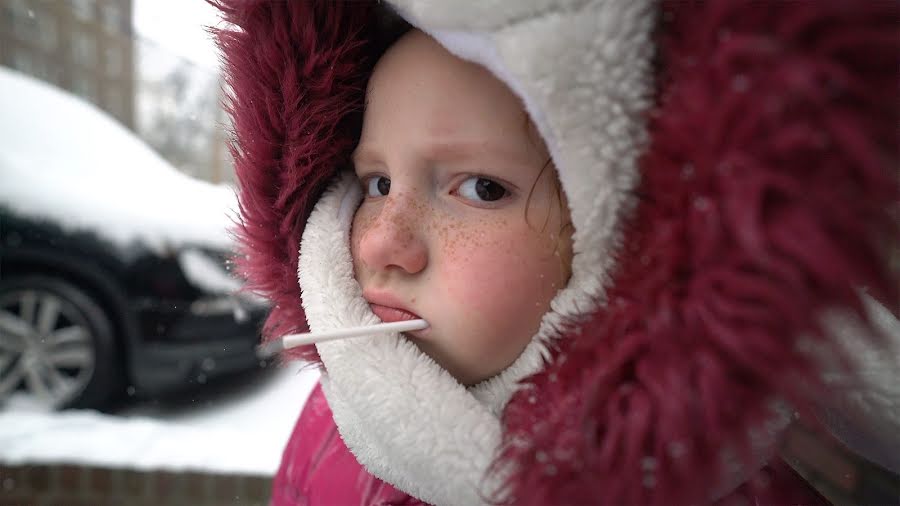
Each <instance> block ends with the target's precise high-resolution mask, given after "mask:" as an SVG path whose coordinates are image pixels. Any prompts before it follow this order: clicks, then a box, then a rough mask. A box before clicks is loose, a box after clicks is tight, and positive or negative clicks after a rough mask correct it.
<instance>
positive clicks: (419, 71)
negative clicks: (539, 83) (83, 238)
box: [363, 31, 535, 147]
mask: <svg viewBox="0 0 900 506" xmlns="http://www.w3.org/2000/svg"><path fill="white" fill-rule="evenodd" d="M529 125H530V122H529V121H528V116H527V114H526V112H525V110H524V107H523V106H522V103H521V101H520V100H519V98H518V97H516V96H515V95H514V94H513V93H512V91H510V89H509V88H508V87H507V86H506V85H505V84H504V83H502V82H501V81H500V80H498V79H497V78H496V77H494V76H493V74H491V73H490V72H489V71H488V70H486V69H484V68H483V67H481V66H479V65H477V64H474V63H471V62H467V61H465V60H462V59H460V58H458V57H456V56H454V55H452V54H451V53H450V52H448V51H447V50H446V49H444V48H443V47H442V46H441V45H440V44H439V43H437V42H436V41H434V40H433V39H432V38H430V37H429V36H427V35H425V34H423V33H422V32H419V31H412V32H410V33H409V34H407V35H405V36H404V37H402V38H401V39H400V40H399V41H398V42H397V43H396V44H394V46H392V47H391V48H390V49H389V50H388V51H387V52H386V53H385V55H384V56H383V57H382V58H381V59H380V60H379V62H378V64H377V65H376V67H375V70H374V71H373V74H372V77H371V79H370V81H369V87H368V90H367V99H366V110H365V116H364V127H363V140H364V141H367V142H387V141H389V140H390V138H391V137H392V136H393V135H394V134H397V135H399V134H401V133H402V134H403V135H404V138H406V140H408V136H409V135H410V134H415V135H420V136H427V137H430V138H431V139H434V140H436V141H442V142H443V143H444V144H447V143H450V142H452V141H453V140H454V139H459V140H460V141H461V142H465V143H467V144H475V143H477V142H479V141H486V140H489V139H493V138H496V141H497V142H502V143H503V144H507V145H509V147H512V145H513V144H521V143H522V142H523V141H531V142H528V144H535V143H534V139H531V138H530V135H529V134H530V132H529ZM495 143H496V142H495Z"/></svg>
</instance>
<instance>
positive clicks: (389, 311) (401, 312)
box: [369, 302, 419, 323]
mask: <svg viewBox="0 0 900 506" xmlns="http://www.w3.org/2000/svg"><path fill="white" fill-rule="evenodd" d="M369 307H370V308H372V312H373V313H375V316H377V317H378V318H381V321H383V322H385V323H392V322H403V321H409V320H417V319H418V318H419V316H418V315H416V314H415V313H410V312H409V311H406V310H405V309H400V308H397V307H391V306H382V305H381V304H375V303H373V302H370V303H369Z"/></svg>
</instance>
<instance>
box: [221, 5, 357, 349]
mask: <svg viewBox="0 0 900 506" xmlns="http://www.w3.org/2000/svg"><path fill="white" fill-rule="evenodd" d="M210 3H212V4H213V5H215V6H216V7H218V8H219V9H220V10H221V11H222V13H223V16H224V19H225V20H226V21H227V22H228V23H231V24H232V25H233V27H229V28H225V29H221V30H217V31H216V32H215V33H216V36H217V38H218V43H219V46H220V47H221V49H222V51H223V54H224V59H225V71H226V79H227V82H228V84H229V86H230V87H231V91H230V94H229V98H228V104H227V107H228V110H229V113H230V114H231V116H232V118H233V120H234V138H233V143H232V154H233V156H234V160H235V169H236V173H237V179H238V184H239V197H240V210H241V222H240V223H239V225H238V226H237V229H236V234H237V236H238V238H239V240H240V246H241V255H240V256H239V257H238V258H237V265H238V268H239V272H240V273H241V274H242V275H243V276H244V277H245V278H246V279H247V280H248V287H249V289H252V290H254V291H257V292H259V293H261V294H262V295H264V296H265V297H267V298H268V299H270V300H271V301H272V304H273V308H272V310H271V313H270V314H269V317H268V319H267V320H266V323H265V326H264V328H263V334H264V336H265V338H272V337H277V336H280V335H284V334H289V333H294V332H302V331H305V330H307V326H306V318H305V316H304V314H303V310H302V307H301V303H300V288H299V286H298V283H297V260H298V257H299V252H298V250H299V245H300V237H301V235H302V233H303V228H304V226H305V224H306V220H307V218H308V216H309V213H310V211H311V210H312V207H313V206H314V204H315V202H316V201H317V200H318V198H319V196H320V195H321V193H322V191H323V189H324V185H325V184H326V183H327V181H328V179H329V178H330V177H331V176H332V175H334V174H335V172H336V171H337V169H338V167H340V166H342V165H343V164H345V163H347V160H348V155H349V153H350V151H351V150H352V149H353V146H354V145H355V144H356V142H357V140H358V135H359V122H360V118H361V110H362V105H363V97H364V94H365V84H366V83H365V80H366V79H367V77H368V73H369V69H370V65H371V64H372V62H371V61H370V60H371V58H367V55H366V54H365V52H364V45H365V42H366V39H367V33H368V32H366V31H364V22H365V21H366V19H367V18H368V15H369V12H370V10H371V9H370V7H371V4H370V3H369V2H346V3H345V2H330V1H327V0H316V1H313V0H303V1H268V0H214V1H212V2H210ZM292 355H293V356H295V357H300V358H304V359H307V360H316V361H317V360H318V356H317V355H316V352H315V348H314V347H312V346H309V347H305V348H301V349H299V350H297V351H296V352H294V353H292Z"/></svg>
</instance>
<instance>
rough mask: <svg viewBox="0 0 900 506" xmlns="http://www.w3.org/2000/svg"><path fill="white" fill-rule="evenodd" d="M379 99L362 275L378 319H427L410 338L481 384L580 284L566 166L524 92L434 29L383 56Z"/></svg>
mask: <svg viewBox="0 0 900 506" xmlns="http://www.w3.org/2000/svg"><path fill="white" fill-rule="evenodd" d="M367 94H368V100H367V105H366V111H365V117H364V121H363V129H362V137H361V139H360V143H359V146H358V147H357V149H356V151H355V152H354V153H353V161H354V164H355V168H356V173H357V175H358V176H359V180H360V184H361V185H362V188H363V193H364V195H365V199H364V201H363V202H362V204H361V205H360V207H359V209H358V210H357V211H356V215H355V217H354V220H353V229H352V233H351V253H352V256H353V266H354V270H355V274H356V278H357V280H358V281H359V283H360V285H361V286H362V288H363V295H364V297H365V298H366V300H367V301H369V303H370V305H371V307H372V309H373V311H374V312H375V314H376V315H378V316H379V317H380V318H381V319H382V320H384V321H397V320H402V319H410V318H414V317H421V318H424V319H425V320H427V321H428V323H429V324H430V327H429V328H427V329H425V330H421V331H416V332H410V333H407V334H406V335H407V337H409V338H410V339H411V340H412V341H413V342H414V343H415V344H416V345H417V346H418V347H419V348H420V349H421V350H422V351H423V352H424V353H426V354H427V355H429V356H430V357H431V358H433V359H434V360H435V361H436V362H437V363H438V364H440V365H441V366H442V367H444V368H445V369H446V370H447V371H449V372H450V373H451V374H452V375H453V376H454V377H456V378H457V379H458V380H459V381H460V382H461V383H463V384H464V385H472V384H475V383H478V382H480V381H482V380H485V379H487V378H490V377H491V376H493V375H495V374H497V373H499V372H500V371H502V370H503V369H505V368H506V367H508V366H509V365H510V364H512V363H513V362H514V361H515V359H516V358H517V357H518V356H519V354H521V352H522V351H523V350H524V349H525V347H526V346H527V345H528V343H529V341H530V339H531V337H532V336H533V335H534V334H535V333H536V332H537V329H538V327H539V324H540V320H541V317H542V315H543V314H544V313H545V312H547V310H548V309H549V304H550V300H551V299H552V298H553V296H554V295H555V294H556V292H557V290H559V289H561V288H563V287H564V285H565V284H566V282H567V281H568V277H569V274H570V272H569V269H570V265H571V232H570V231H571V227H570V226H567V224H568V223H569V213H568V207H567V206H566V203H565V200H564V197H562V196H561V192H560V190H559V186H558V182H557V181H556V171H555V169H553V167H552V166H547V167H546V170H542V169H545V165H546V164H547V162H548V160H549V156H548V154H547V150H546V148H545V147H544V145H543V143H542V142H541V141H540V139H539V137H538V136H537V134H535V133H534V132H533V131H532V130H531V128H530V123H528V121H527V116H526V113H525V111H524V109H523V107H522V104H521V102H520V101H519V100H518V98H516V97H515V95H513V94H512V92H511V91H510V90H509V89H508V88H507V87H506V86H505V85H504V84H503V83H502V82H500V81H499V80H497V79H496V78H494V77H493V75H492V74H490V73H489V72H488V71H487V70H485V69H483V68H481V67H480V66H477V65H475V64H472V63H468V62H465V61H463V60H461V59H458V58H456V57H455V56H453V55H451V54H450V53H449V52H447V51H446V50H445V49H444V48H443V47H442V46H440V45H439V44H438V43H437V42H435V41H434V40H432V39H431V38H429V37H428V36H427V35H424V34H422V33H421V32H418V31H413V32H410V33H409V34H407V35H406V36H404V37H403V38H402V39H401V40H400V41H399V42H397V43H396V44H395V45H394V46H393V47H392V48H391V49H390V50H389V51H388V52H387V53H386V54H385V56H384V57H383V58H382V59H381V60H380V61H379V62H378V64H377V66H376V68H375V71H374V73H373V75H372V78H371V80H370V83H369V89H368V92H367ZM526 211H527V216H526ZM561 234H562V235H561Z"/></svg>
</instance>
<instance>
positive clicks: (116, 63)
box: [105, 46, 123, 77]
mask: <svg viewBox="0 0 900 506" xmlns="http://www.w3.org/2000/svg"><path fill="white" fill-rule="evenodd" d="M105 52H106V58H105V59H106V73H107V74H109V75H110V76H112V77H118V76H119V74H121V73H122V67H123V63H122V51H120V48H118V47H116V46H106V51H105Z"/></svg>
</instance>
